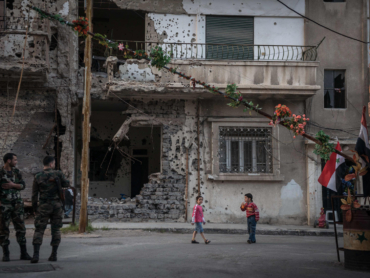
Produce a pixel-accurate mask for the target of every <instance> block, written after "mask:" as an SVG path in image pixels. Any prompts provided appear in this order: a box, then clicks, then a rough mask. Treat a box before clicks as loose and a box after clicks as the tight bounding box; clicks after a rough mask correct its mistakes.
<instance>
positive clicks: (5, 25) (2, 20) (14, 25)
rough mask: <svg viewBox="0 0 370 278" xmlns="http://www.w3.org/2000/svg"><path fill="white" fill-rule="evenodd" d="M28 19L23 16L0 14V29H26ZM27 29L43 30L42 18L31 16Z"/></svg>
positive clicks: (9, 30)
mask: <svg viewBox="0 0 370 278" xmlns="http://www.w3.org/2000/svg"><path fill="white" fill-rule="evenodd" d="M27 24H28V19H27V18H25V17H15V16H0V32H1V31H8V32H11V31H25V30H26V29H27ZM29 31H45V23H44V20H42V19H40V18H31V19H30V27H29Z"/></svg>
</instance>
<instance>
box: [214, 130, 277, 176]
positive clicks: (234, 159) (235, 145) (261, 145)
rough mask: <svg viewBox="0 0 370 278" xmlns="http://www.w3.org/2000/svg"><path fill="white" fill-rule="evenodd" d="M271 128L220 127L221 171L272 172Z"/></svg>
mask: <svg viewBox="0 0 370 278" xmlns="http://www.w3.org/2000/svg"><path fill="white" fill-rule="evenodd" d="M271 140H272V136H271V128H259V127H253V128H252V127H220V141H219V142H220V149H219V153H220V160H219V161H220V173H272V170H273V169H272V141H271Z"/></svg>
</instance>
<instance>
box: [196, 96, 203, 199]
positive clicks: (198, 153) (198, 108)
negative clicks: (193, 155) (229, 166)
mask: <svg viewBox="0 0 370 278" xmlns="http://www.w3.org/2000/svg"><path fill="white" fill-rule="evenodd" d="M197 103H198V105H197V135H198V137H197V139H198V140H197V143H198V148H197V158H198V159H197V160H198V165H197V166H198V196H201V195H202V193H201V192H200V102H199V99H198V102H197Z"/></svg>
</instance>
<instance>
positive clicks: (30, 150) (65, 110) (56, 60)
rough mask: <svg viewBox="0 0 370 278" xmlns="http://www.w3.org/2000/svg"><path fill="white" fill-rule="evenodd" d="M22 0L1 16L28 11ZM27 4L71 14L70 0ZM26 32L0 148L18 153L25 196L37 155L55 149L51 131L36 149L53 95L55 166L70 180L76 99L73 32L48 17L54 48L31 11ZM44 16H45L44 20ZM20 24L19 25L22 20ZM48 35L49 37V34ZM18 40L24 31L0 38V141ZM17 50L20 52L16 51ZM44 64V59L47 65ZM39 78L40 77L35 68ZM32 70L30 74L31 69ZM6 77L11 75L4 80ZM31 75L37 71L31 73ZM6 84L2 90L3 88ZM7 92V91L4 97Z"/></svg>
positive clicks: (47, 126) (38, 165)
mask: <svg viewBox="0 0 370 278" xmlns="http://www.w3.org/2000/svg"><path fill="white" fill-rule="evenodd" d="M29 3H30V1H28V0H15V1H14V3H13V9H9V8H8V9H7V11H6V12H7V16H9V17H12V18H16V17H25V18H26V19H27V17H28V11H27V10H26V5H27V4H29ZM32 4H34V5H35V6H38V7H40V8H42V9H47V10H48V11H49V12H51V13H56V14H57V13H59V14H61V15H63V16H64V18H66V19H67V20H73V19H74V18H75V17H76V16H77V9H76V1H74V0H65V1H54V0H49V1H41V0H40V1H32ZM29 15H30V22H31V24H30V26H31V28H30V32H29V37H28V40H27V46H26V55H25V57H26V64H25V72H24V76H23V80H22V87H21V90H20V94H19V99H18V103H17V108H16V112H15V116H14V121H13V124H12V125H11V126H10V128H9V131H10V132H9V137H8V141H7V145H6V147H5V149H4V151H3V153H5V152H9V151H11V152H15V153H16V154H17V155H18V159H19V165H18V166H19V168H20V170H21V171H22V173H23V174H24V177H25V179H26V183H27V189H26V190H25V191H23V192H22V197H23V198H25V199H28V198H30V197H31V191H30V190H31V187H32V180H33V175H34V174H35V173H36V172H37V171H40V170H41V169H42V159H43V157H44V156H46V155H55V150H54V136H52V137H51V139H50V141H49V144H48V146H47V147H46V149H42V146H43V144H44V143H45V142H46V139H47V137H48V134H49V131H50V130H51V128H52V126H53V125H54V117H55V110H54V107H55V101H57V103H58V112H59V113H60V116H61V125H62V126H64V127H65V133H64V134H63V135H61V136H60V142H61V143H62V154H61V157H60V163H61V169H62V170H63V172H64V173H65V174H66V176H67V177H68V178H69V179H70V181H71V183H72V184H73V182H74V180H73V176H74V175H73V172H74V167H73V165H74V157H73V154H74V153H73V132H74V117H73V114H74V113H73V107H72V106H73V104H74V103H76V101H77V99H76V95H75V88H76V77H77V76H76V73H77V68H78V65H77V62H78V59H77V52H76V51H75V49H76V46H77V36H76V35H74V33H73V31H72V30H70V29H69V28H66V27H65V26H61V25H60V24H56V23H55V22H52V21H50V30H51V32H50V34H51V35H55V34H58V36H57V39H56V42H57V45H56V47H54V49H50V50H49V47H50V45H48V44H47V43H46V42H47V40H46V36H44V35H39V33H37V35H35V34H36V33H34V32H33V31H38V32H40V31H43V32H44V31H46V33H45V32H44V33H45V34H47V28H46V27H45V26H46V25H44V26H41V27H40V26H36V22H37V20H36V19H37V18H38V16H37V15H36V12H34V11H31V12H30V13H29ZM46 21H47V20H45V22H46ZM21 23H22V22H16V21H13V23H12V24H13V25H14V27H18V28H20V26H21ZM23 27H24V26H23ZM49 38H51V37H49ZM23 44H24V34H21V33H20V34H15V33H14V34H7V35H5V36H3V37H1V38H0V49H2V50H3V51H0V56H1V57H2V59H3V60H2V61H3V63H2V64H1V65H0V68H1V74H0V77H1V75H2V74H3V78H2V79H1V78H0V88H1V90H0V103H1V106H2V109H1V118H2V122H3V124H2V125H1V128H0V135H1V140H0V144H1V147H2V146H3V140H4V137H5V134H6V132H7V129H8V125H7V124H8V123H9V121H10V115H11V111H12V107H13V104H14V98H15V94H16V88H17V87H18V81H19V75H20V68H21V63H19V60H20V57H21V56H20V55H19V53H20V52H21V51H22V48H23ZM19 56H20V57H19ZM46 65H49V67H48V70H47V68H46ZM40 72H42V75H43V76H44V77H45V78H41V79H40V78H38V77H40V75H37V74H39V73H40ZM32 74H33V75H32ZM4 76H5V77H6V76H9V78H8V77H6V78H7V79H8V80H14V82H13V81H11V82H9V83H8V82H7V79H5V78H4ZM36 76H37V77H36ZM7 87H8V90H7ZM8 92H9V97H8Z"/></svg>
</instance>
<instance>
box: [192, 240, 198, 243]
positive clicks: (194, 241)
mask: <svg viewBox="0 0 370 278" xmlns="http://www.w3.org/2000/svg"><path fill="white" fill-rule="evenodd" d="M191 243H195V244H198V243H199V242H198V241H196V240H192V241H191Z"/></svg>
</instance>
